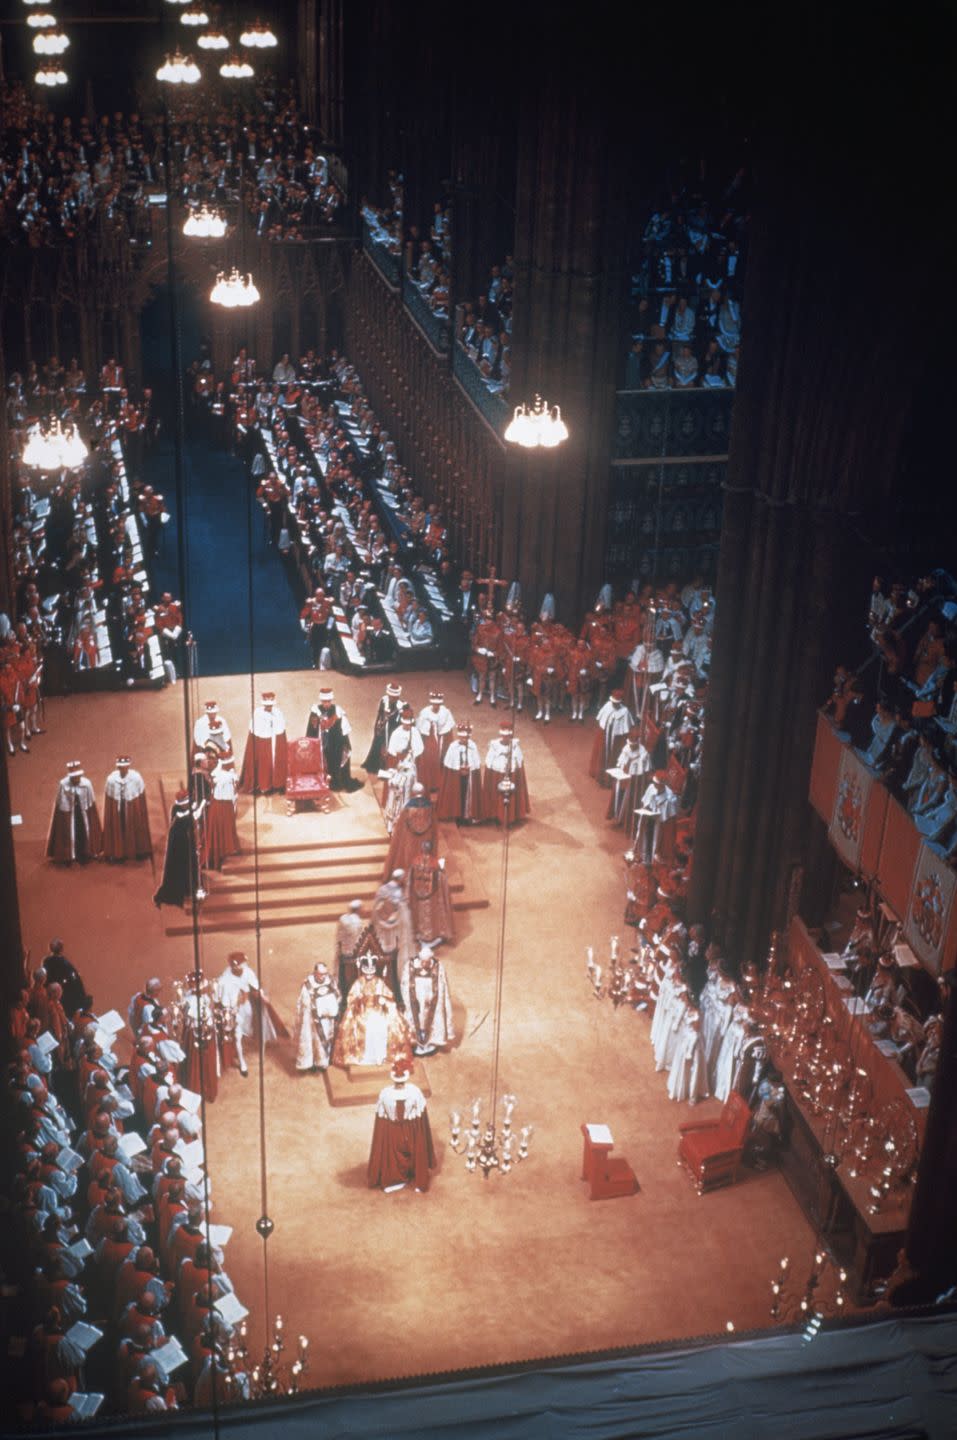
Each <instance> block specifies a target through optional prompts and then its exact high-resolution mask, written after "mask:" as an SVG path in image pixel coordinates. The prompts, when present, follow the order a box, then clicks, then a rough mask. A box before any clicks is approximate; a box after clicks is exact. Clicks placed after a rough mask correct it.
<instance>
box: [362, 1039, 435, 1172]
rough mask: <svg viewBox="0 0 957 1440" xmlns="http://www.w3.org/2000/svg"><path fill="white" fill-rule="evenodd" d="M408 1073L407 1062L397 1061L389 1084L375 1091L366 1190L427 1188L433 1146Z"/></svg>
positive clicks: (418, 1092) (420, 1097) (419, 1093)
mask: <svg viewBox="0 0 957 1440" xmlns="http://www.w3.org/2000/svg"><path fill="white" fill-rule="evenodd" d="M408 1075H409V1069H408V1063H407V1062H405V1061H399V1062H398V1063H397V1064H396V1066H395V1068H394V1069H393V1071H392V1081H391V1084H389V1085H386V1086H385V1088H384V1089H382V1090H380V1092H379V1099H378V1101H377V1103H376V1111H375V1125H374V1127H373V1131H372V1148H371V1150H370V1152H369V1170H368V1180H369V1188H370V1190H375V1189H380V1190H385V1191H387V1192H388V1191H390V1190H401V1189H402V1188H403V1186H405V1185H414V1186H415V1188H416V1190H428V1188H429V1181H430V1179H431V1175H430V1173H429V1172H430V1171H432V1170H434V1169H435V1147H434V1146H433V1144H432V1131H431V1128H430V1126H429V1116H428V1113H427V1111H426V1108H425V1096H424V1095H423V1094H422V1091H421V1090H420V1089H419V1087H418V1085H413V1084H412V1083H411V1081H410V1080H409V1078H408Z"/></svg>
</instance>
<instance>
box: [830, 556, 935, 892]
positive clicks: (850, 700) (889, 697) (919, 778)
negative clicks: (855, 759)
mask: <svg viewBox="0 0 957 1440" xmlns="http://www.w3.org/2000/svg"><path fill="white" fill-rule="evenodd" d="M867 630H868V637H869V640H870V643H871V655H870V658H869V659H868V660H867V661H866V662H865V663H864V664H862V665H861V666H860V668H859V669H858V670H857V672H856V673H853V674H852V673H851V672H850V671H849V670H848V669H847V668H846V667H845V666H839V667H838V669H837V671H836V672H835V675H834V685H833V689H832V691H831V694H830V696H829V697H828V699H827V701H826V703H825V705H824V713H825V714H826V715H828V716H829V717H830V719H831V720H832V722H833V724H834V725H835V727H836V729H837V730H838V732H839V733H840V734H841V735H842V736H844V737H846V738H847V739H848V740H849V741H850V743H851V744H853V745H855V746H856V747H857V750H858V753H859V755H860V756H861V759H862V760H864V762H865V763H866V764H867V765H868V766H869V767H870V769H871V770H873V771H874V773H875V774H876V775H878V776H879V777H880V779H881V780H882V781H883V782H884V784H885V785H886V786H887V788H888V789H889V790H890V792H891V794H893V795H894V796H895V797H896V798H897V799H898V800H899V801H900V802H901V804H903V805H904V806H905V808H906V809H907V810H908V811H909V813H910V814H911V815H912V816H913V819H914V824H915V826H916V827H917V829H918V830H919V831H920V833H921V835H923V837H924V839H925V840H926V841H927V842H928V843H929V844H931V845H932V846H933V847H934V848H935V849H937V850H939V852H940V853H941V854H942V855H944V856H946V858H947V860H948V861H949V862H950V863H952V864H953V863H955V862H957V581H955V580H954V578H953V577H952V576H951V575H949V574H948V573H947V572H945V571H943V570H935V571H934V572H933V574H931V575H925V576H922V577H921V578H920V579H918V580H917V581H916V582H915V583H914V584H913V585H907V584H905V583H903V582H893V583H888V582H886V581H885V579H884V578H883V577H882V576H879V575H877V576H875V577H874V581H873V584H872V587H871V593H870V595H869V597H868V610H867Z"/></svg>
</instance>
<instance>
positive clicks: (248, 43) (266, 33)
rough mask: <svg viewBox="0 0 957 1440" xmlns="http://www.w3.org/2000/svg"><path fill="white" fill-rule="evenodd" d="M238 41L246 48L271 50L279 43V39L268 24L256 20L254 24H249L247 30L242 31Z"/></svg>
mask: <svg viewBox="0 0 957 1440" xmlns="http://www.w3.org/2000/svg"><path fill="white" fill-rule="evenodd" d="M239 43H240V45H245V47H246V48H247V50H271V49H272V48H273V47H274V46H275V45H278V44H279V41H278V40H277V39H276V37H275V35H274V34H273V32H272V30H271V29H270V28H269V26H268V25H264V24H263V22H262V21H261V20H257V21H256V23H255V24H254V25H250V27H249V29H248V30H244V31H243V33H242V34H241V35H240V37H239Z"/></svg>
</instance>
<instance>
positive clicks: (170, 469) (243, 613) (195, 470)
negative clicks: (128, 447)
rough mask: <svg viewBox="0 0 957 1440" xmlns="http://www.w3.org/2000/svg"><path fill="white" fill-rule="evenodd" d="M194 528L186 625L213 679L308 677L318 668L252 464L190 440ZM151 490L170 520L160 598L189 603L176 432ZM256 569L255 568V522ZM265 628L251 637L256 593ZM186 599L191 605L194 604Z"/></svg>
mask: <svg viewBox="0 0 957 1440" xmlns="http://www.w3.org/2000/svg"><path fill="white" fill-rule="evenodd" d="M185 452H186V453H185V470H186V506H187V523H188V541H189V551H188V566H189V573H188V587H187V596H188V604H187V610H186V624H187V627H188V628H189V629H190V630H192V632H193V635H194V636H195V637H196V641H197V646H198V650H197V658H198V670H199V674H200V676H203V675H240V674H248V673H249V671H250V668H252V670H253V671H254V672H255V671H257V670H302V669H306V668H308V666H309V663H310V654H309V648H308V645H307V644H306V637H305V636H304V635H303V633H302V631H301V630H300V628H299V622H298V612H297V606H296V600H295V597H294V595H293V592H292V588H291V586H290V584H289V580H288V578H287V573H286V570H285V567H284V565H283V563H282V561H281V559H280V557H279V555H278V553H277V552H276V550H275V548H273V547H271V546H270V545H269V544H268V542H267V540H266V536H265V533H264V527H263V514H262V510H261V509H260V507H259V505H258V504H257V502H256V498H255V492H254V489H253V485H252V481H251V480H250V479H249V476H248V473H247V470H246V467H245V465H244V464H243V462H242V461H241V460H239V459H238V458H237V457H235V456H233V455H230V454H229V453H228V452H227V451H224V450H217V449H213V448H212V447H211V446H210V445H209V444H208V443H207V442H206V441H205V440H203V439H201V438H199V437H194V436H190V435H188V436H187V441H186V447H185ZM145 474H146V481H147V484H149V485H152V486H153V488H154V489H155V490H158V491H160V492H161V493H162V495H163V496H164V498H165V501H166V505H167V508H168V510H169V512H170V522H169V524H168V525H166V526H164V527H163V537H162V541H161V545H160V553H159V556H158V558H157V564H156V569H155V578H156V591H157V593H158V594H160V593H162V591H164V590H170V591H172V593H173V594H174V595H175V596H179V595H180V591H181V585H180V580H179V575H178V571H177V557H176V527H177V525H178V524H179V522H180V516H179V514H178V512H177V506H176V493H175V486H174V465H173V444H172V436H171V434H170V431H169V430H168V429H166V430H165V432H164V434H163V437H162V439H161V440H160V443H159V444H158V445H157V446H156V448H155V449H154V450H153V452H152V453H151V455H150V457H149V459H148V461H147V463H146V467H145ZM250 512H251V517H252V557H251V559H252V563H251V565H248V566H247V551H248V548H249V539H250V537H249V517H250ZM250 581H251V583H252V588H253V605H254V609H255V619H254V626H253V636H252V646H250V636H249V585H250ZM184 598H186V597H184Z"/></svg>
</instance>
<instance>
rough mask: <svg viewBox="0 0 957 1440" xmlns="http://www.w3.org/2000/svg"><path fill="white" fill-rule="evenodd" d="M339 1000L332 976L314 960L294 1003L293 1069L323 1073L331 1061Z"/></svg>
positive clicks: (324, 966)
mask: <svg viewBox="0 0 957 1440" xmlns="http://www.w3.org/2000/svg"><path fill="white" fill-rule="evenodd" d="M341 1005H342V1000H341V997H340V994H339V987H338V985H337V984H336V980H335V977H334V976H333V975H331V974H330V973H329V969H328V966H326V965H323V963H322V961H321V960H317V961H316V964H315V965H314V966H313V970H312V974H311V975H307V976H306V978H305V980H304V981H303V982H302V988H301V989H300V991H299V1000H298V1002H297V1004H296V1032H295V1034H296V1069H297V1070H311V1071H313V1072H316V1071H319V1070H327V1069H328V1068H329V1065H330V1062H331V1060H332V1047H333V1044H334V1042H335V1038H336V1023H337V1021H338V1019H339V1010H340V1008H341Z"/></svg>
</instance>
